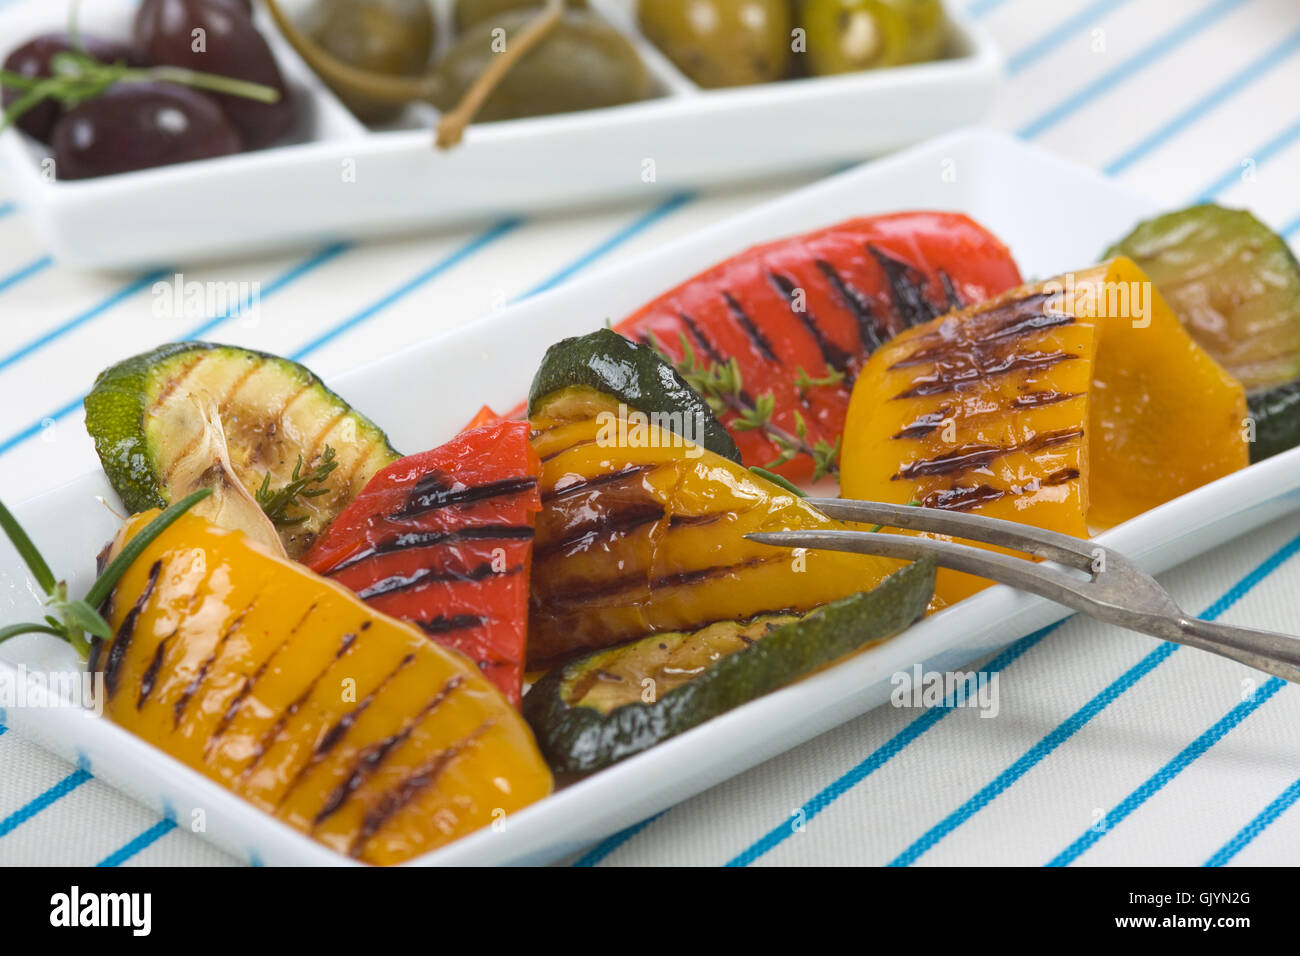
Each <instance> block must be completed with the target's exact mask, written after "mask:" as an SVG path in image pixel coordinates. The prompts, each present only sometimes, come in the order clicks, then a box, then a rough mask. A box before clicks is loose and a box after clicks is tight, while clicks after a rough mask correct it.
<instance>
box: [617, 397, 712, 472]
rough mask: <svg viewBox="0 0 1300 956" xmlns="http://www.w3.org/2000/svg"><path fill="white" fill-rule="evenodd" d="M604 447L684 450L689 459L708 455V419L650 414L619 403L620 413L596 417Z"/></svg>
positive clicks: (693, 416)
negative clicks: (706, 422)
mask: <svg viewBox="0 0 1300 956" xmlns="http://www.w3.org/2000/svg"><path fill="white" fill-rule="evenodd" d="M596 422H597V424H599V425H600V430H599V431H598V432H596V445H597V446H598V447H600V448H683V449H685V454H686V457H687V458H699V457H700V455H702V454H704V445H703V441H704V416H703V415H698V414H697V415H688V414H687V413H685V412H650V413H649V414H647V413H646V412H641V411H637V410H636V409H635V408H628V407H627V406H626V405H624V404H623V403H622V402H620V403H619V406H618V412H617V413H615V412H601V413H600V414H599V415H597V416H596Z"/></svg>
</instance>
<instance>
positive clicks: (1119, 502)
mask: <svg viewBox="0 0 1300 956" xmlns="http://www.w3.org/2000/svg"><path fill="white" fill-rule="evenodd" d="M1246 415H1247V411H1246V399H1245V395H1244V393H1243V391H1242V388H1241V385H1240V384H1238V383H1237V381H1236V380H1235V379H1233V378H1232V377H1231V376H1229V375H1228V374H1227V373H1226V372H1225V371H1223V369H1222V368H1220V367H1219V366H1218V365H1217V364H1216V363H1215V361H1214V360H1213V359H1212V358H1210V356H1209V355H1208V354H1207V353H1206V352H1205V351H1203V350H1202V349H1201V348H1200V346H1198V345H1197V344H1196V343H1195V342H1194V341H1193V340H1192V338H1191V337H1190V336H1189V335H1188V334H1187V332H1186V331H1185V330H1184V329H1183V327H1182V325H1181V324H1179V322H1178V319H1177V317H1176V316H1175V315H1174V314H1173V312H1172V311H1170V309H1169V307H1168V306H1167V305H1166V304H1165V302H1164V300H1163V299H1161V298H1160V294H1159V293H1158V292H1157V291H1156V290H1155V287H1154V286H1153V285H1152V283H1151V282H1150V281H1149V280H1148V279H1147V277H1146V276H1145V275H1144V274H1143V273H1142V271H1141V270H1140V269H1139V268H1138V267H1137V266H1136V265H1134V264H1133V262H1132V261H1130V260H1129V259H1124V258H1120V259H1115V260H1114V261H1112V262H1109V263H1106V264H1104V265H1100V266H1097V267H1095V268H1092V269H1089V270H1087V271H1084V272H1079V273H1074V274H1071V275H1066V276H1061V277H1059V278H1057V279H1053V280H1049V281H1048V282H1045V283H1040V284H1037V285H1031V286H1025V287H1023V288H1020V289H1016V290H1013V291H1012V292H1009V293H1007V294H1005V295H1003V296H1001V297H1000V298H997V299H995V300H993V301H991V302H988V303H985V304H983V305H979V306H975V307H974V308H971V309H967V310H965V311H962V312H957V313H953V314H951V315H948V316H941V317H940V318H937V319H934V320H932V321H931V322H928V323H926V324H924V325H920V326H917V327H915V328H913V329H910V330H908V331H907V332H904V333H903V334H902V335H899V336H898V337H897V338H895V339H893V340H892V341H890V342H888V343H886V344H885V345H884V346H882V347H881V348H880V349H879V350H877V351H876V352H875V354H874V355H872V357H871V359H870V361H869V362H868V364H867V366H866V368H865V369H864V370H863V373H862V375H861V376H860V377H859V379H858V382H857V385H856V387H855V388H854V391H853V398H852V401H851V403H850V406H849V413H848V419H847V425H846V428H845V433H844V451H843V455H842V459H841V481H842V487H841V491H842V494H843V495H844V496H845V497H846V498H863V499H870V500H876V501H889V502H908V501H913V500H915V501H918V502H920V504H922V505H924V506H926V507H932V508H951V509H958V510H963V511H972V512H977V513H979V514H984V515H989V516H991V517H996V518H1006V519H1009V520H1012V521H1020V522H1023V523H1025V524H1032V525H1036V526H1038V527H1040V528H1048V529H1051V530H1054V531H1060V532H1063V533H1065V534H1070V535H1074V536H1076V537H1088V536H1089V534H1090V533H1092V532H1094V531H1097V530H1100V529H1103V528H1107V527H1110V526H1112V525H1115V524H1119V523H1120V522H1122V521H1127V520H1128V519H1129V518H1132V517H1134V516H1135V515H1138V514H1141V513H1142V512H1144V511H1147V510H1149V509H1151V508H1154V507H1155V506H1157V505H1159V504H1162V503H1164V502H1166V501H1169V500H1170V499H1172V498H1176V497H1178V496H1179V495H1181V494H1184V493H1186V492H1188V491H1191V490H1193V489H1195V488H1198V487H1200V486H1201V485H1203V484H1205V483H1207V482H1209V481H1213V480H1214V479H1216V478H1219V477H1221V476H1223V475H1226V474H1229V473H1230V472H1233V471H1236V470H1237V469H1239V468H1244V467H1245V466H1246V465H1247V464H1248V463H1249V444H1248V442H1247V441H1246V438H1247V433H1246V431H1245V424H1246V423H1245V419H1246ZM988 584H989V582H988V581H985V580H984V579H982V578H976V577H973V576H970V575H965V574H959V573H958V572H955V571H946V570H945V571H940V574H939V583H938V587H937V592H938V594H939V596H940V598H941V599H942V600H944V601H945V602H952V601H955V600H959V599H961V598H962V597H965V596H967V595H968V594H971V593H973V592H974V591H977V590H979V589H981V588H983V587H986V586H988Z"/></svg>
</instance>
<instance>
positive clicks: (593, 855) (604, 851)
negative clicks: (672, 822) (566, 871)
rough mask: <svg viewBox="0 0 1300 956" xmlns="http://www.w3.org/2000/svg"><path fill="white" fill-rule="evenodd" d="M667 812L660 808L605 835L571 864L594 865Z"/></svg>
mask: <svg viewBox="0 0 1300 956" xmlns="http://www.w3.org/2000/svg"><path fill="white" fill-rule="evenodd" d="M667 812H668V811H667V810H660V811H659V812H658V813H656V814H655V815H654V816H652V817H646V818H645V819H644V820H642V821H641V822H640V823H634V824H632V825H631V826H630V827H628V828H627V829H626V830H619V831H618V832H617V833H615V834H614V835H613V836H611V837H607V838H605V839H604V840H602V841H601V842H600V843H598V844H596V846H594V847H593V848H592V849H591V851H590V852H589V853H587V854H586V855H584V856H583V857H582V858H581V859H578V860H575V861H574V864H573V865H574V866H584V867H585V866H595V865H596V864H597V863H599V862H600V861H601V860H603V859H605V857H607V856H609V855H610V854H611V853H613V852H614V851H615V850H617V849H618V848H619V847H621V846H622V845H623V844H624V843H626V842H627V841H628V840H630V839H632V838H633V837H634V836H636V835H637V834H638V833H640V832H641V831H642V830H644V829H645V828H646V827H648V826H649V825H650V824H652V823H654V822H655V821H656V820H658V819H659V818H660V817H662V816H663V815H664V814H665V813H667Z"/></svg>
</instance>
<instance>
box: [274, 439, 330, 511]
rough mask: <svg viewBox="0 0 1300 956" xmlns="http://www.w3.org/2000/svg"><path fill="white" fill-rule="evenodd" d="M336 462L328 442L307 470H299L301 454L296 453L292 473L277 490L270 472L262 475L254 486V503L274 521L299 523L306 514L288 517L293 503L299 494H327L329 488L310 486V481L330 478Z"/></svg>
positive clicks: (308, 495) (307, 496) (310, 496)
mask: <svg viewBox="0 0 1300 956" xmlns="http://www.w3.org/2000/svg"><path fill="white" fill-rule="evenodd" d="M338 466H339V463H338V462H337V461H336V460H335V455H334V449H333V448H332V447H330V446H329V445H326V446H325V451H324V452H323V453H322V454H321V457H320V461H319V462H317V463H316V467H315V468H313V469H312V470H311V472H310V473H308V474H306V475H304V474H303V473H302V455H299V456H298V463H297V464H296V465H294V466H293V474H292V475H291V476H290V478H289V481H288V483H287V484H286V485H285V486H284V487H283V488H281V489H280V490H279V491H272V490H271V475H270V473H269V472H268V473H267V474H266V476H265V477H263V478H262V486H261V487H260V488H258V489H257V494H256V495H255V496H254V497H256V498H257V503H258V504H259V505H261V506H262V510H263V511H264V512H266V516H267V517H268V518H270V519H271V520H272V521H273V522H274V523H275V524H280V525H286V524H299V523H301V522H303V521H306V520H307V516H306V515H302V516H301V517H291V516H290V515H289V509H290V508H292V507H294V505H295V503H296V502H297V500H298V499H299V498H315V497H318V496H320V495H323V494H326V493H327V492H328V491H329V489H328V488H312V487H311V486H312V485H323V484H324V483H325V482H326V481H327V480H329V476H330V474H331V473H332V472H333V471H334V469H335V468H337V467H338Z"/></svg>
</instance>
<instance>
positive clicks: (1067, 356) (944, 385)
mask: <svg viewBox="0 0 1300 956" xmlns="http://www.w3.org/2000/svg"><path fill="white" fill-rule="evenodd" d="M1078 357H1079V356H1077V355H1074V354H1072V353H1070V352H1059V351H1057V352H1018V353H1016V354H1013V355H1008V356H1003V357H1001V358H998V359H996V360H994V361H992V362H990V363H989V364H987V365H982V366H976V365H971V364H969V363H966V362H953V363H946V362H940V363H938V364H937V365H936V367H935V371H934V372H933V373H932V374H930V375H921V376H918V377H917V378H915V379H913V381H914V382H915V384H914V385H913V386H912V387H911V388H908V389H904V390H903V391H901V392H899V393H898V394H897V395H895V396H894V397H895V398H921V397H924V396H927V395H942V394H944V393H946V392H955V391H957V390H958V389H959V388H960V387H961V386H963V385H969V384H971V383H973V382H977V381H979V380H981V379H986V378H991V377H993V376H996V375H1009V374H1011V373H1013V372H1041V371H1044V370H1046V369H1049V368H1051V367H1052V366H1053V365H1057V364H1059V363H1061V362H1068V361H1070V360H1071V359H1077V358H1078Z"/></svg>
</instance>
